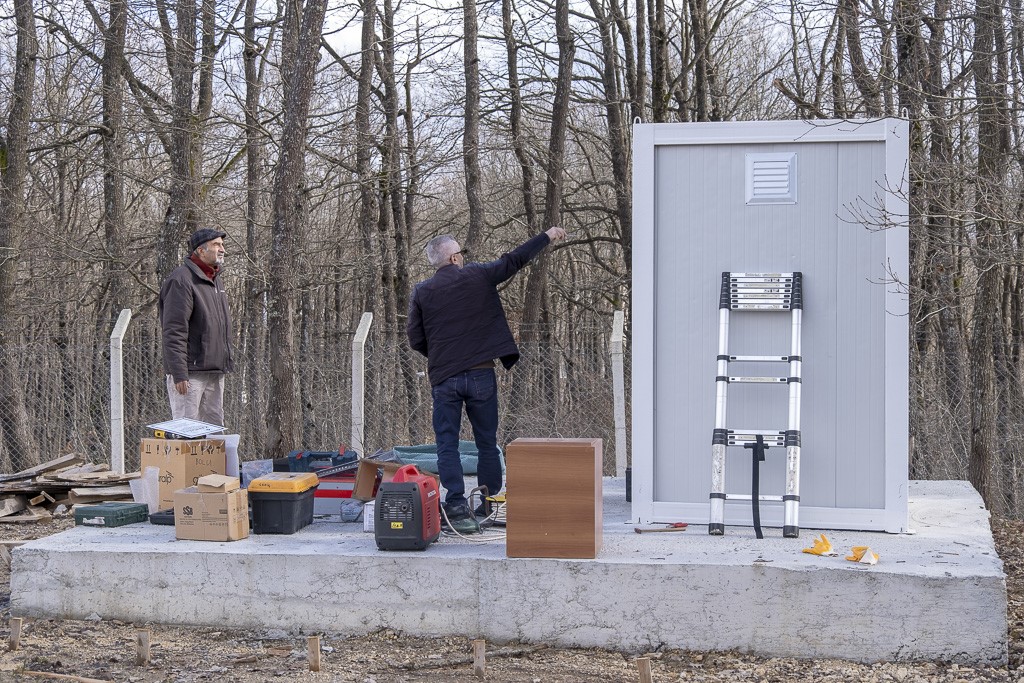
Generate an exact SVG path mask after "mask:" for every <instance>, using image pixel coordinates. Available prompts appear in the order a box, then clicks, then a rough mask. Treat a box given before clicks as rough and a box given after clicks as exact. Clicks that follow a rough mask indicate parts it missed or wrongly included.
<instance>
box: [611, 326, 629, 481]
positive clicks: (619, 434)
mask: <svg viewBox="0 0 1024 683" xmlns="http://www.w3.org/2000/svg"><path fill="white" fill-rule="evenodd" d="M624 327H625V322H624V319H623V315H622V311H615V317H614V318H613V320H612V391H613V393H614V394H615V476H616V477H624V476H626V447H627V444H626V381H625V373H624V372H623V368H622V337H623V334H622V331H623V328H624Z"/></svg>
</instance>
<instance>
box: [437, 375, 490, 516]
mask: <svg viewBox="0 0 1024 683" xmlns="http://www.w3.org/2000/svg"><path fill="white" fill-rule="evenodd" d="M431 393H432V394H433V397H434V437H435V439H436V440H437V473H438V475H439V476H440V477H441V485H442V486H444V487H445V489H447V491H448V495H447V497H446V499H445V504H446V505H448V506H452V505H460V504H464V503H465V502H466V485H465V482H464V481H463V473H462V456H461V455H459V431H460V429H461V426H462V408H463V406H465V408H466V416H467V417H469V424H470V425H472V427H473V438H474V439H475V440H476V447H477V450H478V451H479V457H480V460H479V463H478V464H477V470H476V480H477V483H478V484H480V485H481V486H486V487H487V491H488V493H489V494H491V495H494V494H496V493H498V491H500V490H501V456H500V455H499V453H498V381H497V379H496V378H495V376H494V370H493V369H491V368H483V369H477V370H466V371H465V372H460V373H459V374H457V375H455V376H454V377H449V378H448V379H446V380H445V381H443V382H441V383H440V384H438V385H437V386H435V387H433V389H432V390H431Z"/></svg>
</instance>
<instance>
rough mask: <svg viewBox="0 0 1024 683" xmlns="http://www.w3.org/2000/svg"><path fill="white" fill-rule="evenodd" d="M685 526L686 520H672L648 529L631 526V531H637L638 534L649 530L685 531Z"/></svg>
mask: <svg viewBox="0 0 1024 683" xmlns="http://www.w3.org/2000/svg"><path fill="white" fill-rule="evenodd" d="M686 527H687V524H686V522H672V523H671V524H669V525H668V526H659V527H652V528H650V529H641V528H640V527H638V526H636V527H633V531H635V532H637V533H638V534H646V533H647V532H649V531H686Z"/></svg>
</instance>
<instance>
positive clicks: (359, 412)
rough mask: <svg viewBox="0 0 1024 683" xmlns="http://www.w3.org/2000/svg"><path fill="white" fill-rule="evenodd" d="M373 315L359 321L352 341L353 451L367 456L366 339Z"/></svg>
mask: <svg viewBox="0 0 1024 683" xmlns="http://www.w3.org/2000/svg"><path fill="white" fill-rule="evenodd" d="M372 323H373V313H370V312H366V313H363V316H362V317H361V318H360V319H359V327H357V328H356V336H355V339H353V340H352V450H354V451H355V452H356V453H359V455H360V457H363V456H365V455H366V454H365V453H364V452H363V425H364V424H365V423H364V421H363V398H364V392H365V390H366V386H365V368H364V363H363V361H364V360H365V358H366V355H365V351H364V350H365V348H366V337H367V336H369V334H370V325H371V324H372Z"/></svg>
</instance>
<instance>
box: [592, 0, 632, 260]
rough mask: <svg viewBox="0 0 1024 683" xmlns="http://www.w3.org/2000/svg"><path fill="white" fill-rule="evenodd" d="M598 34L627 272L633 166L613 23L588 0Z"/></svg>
mask: <svg viewBox="0 0 1024 683" xmlns="http://www.w3.org/2000/svg"><path fill="white" fill-rule="evenodd" d="M590 7H591V10H593V12H594V17H595V18H596V19H597V23H598V29H599V31H600V34H601V51H602V53H601V58H602V60H603V62H602V69H601V79H602V83H603V85H604V102H605V115H606V116H607V120H608V150H609V152H610V154H611V161H612V177H613V178H614V179H615V209H616V211H615V216H616V218H617V220H618V224H619V230H620V243H621V245H622V252H623V259H624V261H625V264H626V273H627V275H628V273H630V272H631V270H632V261H633V258H632V254H633V248H632V246H633V245H632V241H633V239H632V238H633V170H632V164H631V163H630V160H631V158H632V155H631V154H630V149H629V141H628V140H629V131H628V127H627V126H628V124H627V122H626V121H624V120H623V119H624V114H625V112H624V111H623V108H622V104H621V101H622V94H621V92H620V91H619V82H620V78H619V68H618V59H617V55H618V51H617V50H616V46H615V42H614V39H613V35H612V24H611V21H610V19H609V17H608V16H607V15H606V13H605V12H604V9H603V7H602V5H601V0H590Z"/></svg>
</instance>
